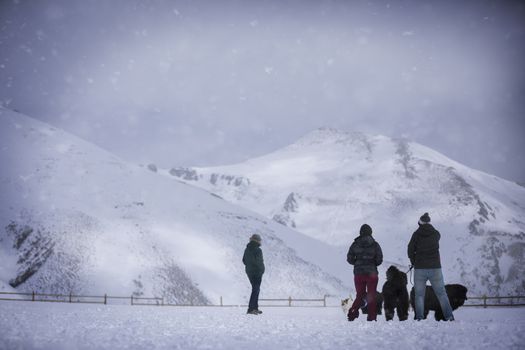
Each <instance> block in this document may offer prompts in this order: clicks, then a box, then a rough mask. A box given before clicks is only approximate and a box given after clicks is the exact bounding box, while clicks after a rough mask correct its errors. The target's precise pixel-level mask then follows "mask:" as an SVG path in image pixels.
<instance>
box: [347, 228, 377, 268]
mask: <svg viewBox="0 0 525 350" xmlns="http://www.w3.org/2000/svg"><path fill="white" fill-rule="evenodd" d="M346 261H348V263H349V264H351V265H354V275H373V274H377V266H379V265H381V263H382V262H383V252H382V251H381V247H380V246H379V243H377V242H376V241H375V240H374V238H372V236H371V235H361V236H359V237H357V238H356V239H355V240H354V242H353V243H352V245H351V246H350V249H348V254H347V255H346Z"/></svg>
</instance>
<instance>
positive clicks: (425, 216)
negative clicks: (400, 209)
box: [418, 213, 430, 225]
mask: <svg viewBox="0 0 525 350" xmlns="http://www.w3.org/2000/svg"><path fill="white" fill-rule="evenodd" d="M418 223H419V224H420V225H424V224H430V216H428V213H425V214H423V215H422V216H421V217H420V218H419V222H418Z"/></svg>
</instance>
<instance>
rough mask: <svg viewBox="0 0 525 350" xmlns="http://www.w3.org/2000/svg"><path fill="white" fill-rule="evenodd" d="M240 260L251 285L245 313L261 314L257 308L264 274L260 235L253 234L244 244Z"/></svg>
mask: <svg viewBox="0 0 525 350" xmlns="http://www.w3.org/2000/svg"><path fill="white" fill-rule="evenodd" d="M242 262H243V263H244V265H245V270H246V274H247V275H248V279H249V280H250V284H251V285H252V294H251V295H250V302H249V304H248V311H247V312H246V313H248V314H252V315H259V314H262V311H260V310H259V291H260V289H261V282H262V275H263V274H264V259H263V254H262V250H261V236H259V235H258V234H253V235H252V236H251V237H250V242H249V243H248V244H247V245H246V249H245V250H244V255H243V257H242Z"/></svg>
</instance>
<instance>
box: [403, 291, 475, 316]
mask: <svg viewBox="0 0 525 350" xmlns="http://www.w3.org/2000/svg"><path fill="white" fill-rule="evenodd" d="M445 290H446V291H447V296H448V300H449V302H450V306H452V310H456V309H457V308H459V307H460V306H463V304H465V300H467V299H468V298H467V291H468V289H467V287H465V286H464V285H462V284H446V285H445ZM410 304H411V305H412V308H413V309H414V310H415V308H416V307H415V292H414V287H412V290H411V291H410ZM429 311H434V318H435V319H436V321H444V320H445V317H444V316H443V311H442V310H441V305H439V300H438V299H437V297H436V294H435V293H434V289H433V288H432V287H431V286H427V288H426V291H425V309H424V313H423V318H425V319H426V318H427V315H428V312H429ZM414 317H415V316H414Z"/></svg>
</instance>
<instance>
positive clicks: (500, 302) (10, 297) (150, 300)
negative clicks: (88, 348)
mask: <svg viewBox="0 0 525 350" xmlns="http://www.w3.org/2000/svg"><path fill="white" fill-rule="evenodd" d="M15 296H20V297H15ZM327 297H329V296H328V295H324V296H323V297H322V298H317V299H315V298H312V299H307V298H292V297H291V296H290V297H288V298H280V299H279V298H277V299H268V298H262V299H259V301H260V302H261V306H264V307H327V302H326V299H327ZM0 300H6V301H31V302H35V301H38V302H57V303H78V304H104V305H107V304H108V303H109V301H110V300H123V301H129V305H144V306H146V305H155V306H218V307H223V306H224V307H239V306H247V305H245V304H242V305H241V304H229V305H227V304H224V302H223V298H222V296H221V297H220V302H219V304H217V305H203V304H193V303H191V304H172V303H167V302H165V301H164V298H162V297H142V296H134V295H131V296H110V295H107V294H104V295H78V294H73V293H70V294H50V293H37V292H32V293H18V292H0ZM473 301H474V302H473ZM476 301H479V302H476ZM126 304H127V302H126ZM334 306H335V305H334ZM463 306H467V307H483V308H487V307H500V306H503V307H516V306H525V296H521V295H517V296H486V295H483V296H480V297H476V296H472V297H471V296H469V297H468V299H467V301H466V302H465V304H464V305H463Z"/></svg>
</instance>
